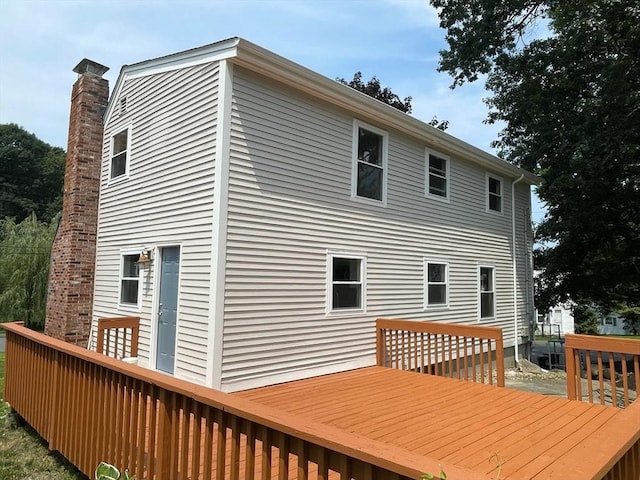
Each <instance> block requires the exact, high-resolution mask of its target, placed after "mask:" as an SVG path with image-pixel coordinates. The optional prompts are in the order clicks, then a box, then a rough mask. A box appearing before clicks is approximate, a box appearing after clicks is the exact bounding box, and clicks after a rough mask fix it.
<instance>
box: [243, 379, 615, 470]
mask: <svg viewBox="0 0 640 480" xmlns="http://www.w3.org/2000/svg"><path fill="white" fill-rule="evenodd" d="M234 395H239V396H241V397H244V398H247V399H250V400H253V401H256V402H258V403H262V404H265V405H268V406H271V407H277V408H280V409H282V410H284V411H286V412H289V413H292V414H295V415H300V416H302V417H304V418H309V419H310V420H314V421H317V422H321V423H324V424H327V425H331V426H334V427H337V428H340V429H342V430H345V431H348V432H352V433H356V434H358V435H362V436H364V437H366V438H371V439H374V440H377V441H381V442H384V443H387V444H391V445H395V446H398V447H401V448H404V449H406V450H409V451H411V452H414V453H418V454H421V455H424V456H428V457H430V458H436V459H441V460H442V465H443V468H445V470H446V466H447V465H455V466H457V467H464V468H468V469H471V470H475V471H479V472H484V473H487V474H490V475H491V474H493V475H495V471H496V467H497V463H496V461H497V462H499V463H500V464H501V468H502V471H501V477H500V478H502V479H505V480H506V479H527V478H532V477H533V476H535V475H536V474H539V473H540V472H543V471H544V470H545V469H546V468H549V467H550V466H552V464H553V463H554V462H556V461H557V460H559V459H563V458H564V456H565V455H567V454H568V453H569V452H571V450H572V449H574V448H575V446H576V445H577V444H579V443H580V442H581V441H582V440H583V439H584V438H585V437H586V436H588V435H592V434H595V433H597V432H598V430H599V429H600V427H601V426H602V425H604V424H606V422H607V421H608V420H610V419H611V418H613V417H615V416H616V415H617V414H618V413H619V412H620V410H619V409H616V408H613V407H605V406H601V405H593V404H587V403H583V402H578V401H570V400H567V399H563V398H557V397H551V396H545V395H540V394H535V393H529V392H523V391H519V390H512V389H509V388H499V387H494V386H489V385H484V384H479V383H474V382H469V381H464V380H458V379H450V378H443V377H437V376H433V375H422V374H418V373H415V372H405V371H398V370H393V369H390V368H385V367H367V368H362V369H358V370H352V371H349V372H343V373H337V374H332V375H326V376H322V377H317V378H310V379H306V380H300V381H296V382H290V383H286V384H281V385H275V386H270V387H263V388H259V389H254V390H248V391H244V392H238V393H236V394H234ZM494 455H497V457H494V459H493V460H490V459H491V457H492V456H494ZM586 461H588V459H586ZM567 478H569V477H567Z"/></svg>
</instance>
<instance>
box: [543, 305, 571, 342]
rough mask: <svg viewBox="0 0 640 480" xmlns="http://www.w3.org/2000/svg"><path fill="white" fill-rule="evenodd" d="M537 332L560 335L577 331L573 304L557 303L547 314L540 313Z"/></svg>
mask: <svg viewBox="0 0 640 480" xmlns="http://www.w3.org/2000/svg"><path fill="white" fill-rule="evenodd" d="M536 327H537V332H538V333H539V334H544V335H552V336H554V335H558V336H562V337H564V336H565V335H566V334H568V333H570V334H573V333H575V322H574V320H573V312H572V310H571V305H569V304H567V305H562V304H560V305H556V306H555V307H553V308H550V309H549V311H548V312H547V313H546V314H543V313H538V320H537V326H536Z"/></svg>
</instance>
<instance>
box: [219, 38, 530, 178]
mask: <svg viewBox="0 0 640 480" xmlns="http://www.w3.org/2000/svg"><path fill="white" fill-rule="evenodd" d="M236 51H237V55H236V56H235V57H232V58H231V59H230V61H232V62H233V63H235V64H237V65H239V66H242V67H245V68H247V69H249V70H252V71H255V72H257V73H261V74H263V75H265V76H267V77H270V78H272V79H274V80H277V81H279V82H282V83H284V84H286V85H289V86H291V87H293V88H295V89H297V90H302V91H304V92H306V93H308V94H310V95H312V96H314V97H316V98H320V99H322V100H325V101H327V102H330V103H333V104H335V105H338V106H340V107H342V108H345V109H347V110H350V111H352V112H353V114H354V116H356V117H362V118H363V119H364V120H366V121H368V122H370V123H375V124H376V125H379V126H385V127H391V128H394V129H396V130H399V131H402V132H404V133H407V134H408V135H410V136H413V137H415V138H417V139H418V140H420V141H422V142H425V143H427V144H428V145H429V146H431V147H434V148H436V149H438V150H440V151H443V153H447V154H449V155H452V156H457V157H459V158H463V159H465V160H467V161H470V162H473V163H476V164H479V165H481V166H483V167H484V168H487V169H489V170H491V171H493V172H496V173H500V174H502V175H504V176H506V177H509V178H518V177H520V175H522V174H524V181H525V182H526V183H528V184H530V185H536V184H539V183H540V178H539V177H538V176H537V175H534V174H533V173H530V172H528V171H526V170H523V169H521V168H519V167H516V166H515V165H512V164H510V163H508V162H506V161H504V160H502V159H500V158H498V157H496V156H494V155H491V154H489V153H487V152H485V151H483V150H481V149H479V148H477V147H474V146H473V145H470V144H469V143H467V142H464V141H462V140H460V139H458V138H456V137H454V136H452V135H449V134H448V133H446V132H443V131H442V130H439V129H437V128H435V127H432V126H431V125H428V124H426V123H424V122H422V121H420V120H418V119H416V118H414V117H411V116H410V115H407V114H405V113H403V112H401V111H399V110H397V109H396V108H393V107H391V106H389V105H387V104H385V103H383V102H380V101H378V100H375V99H373V98H371V97H369V96H368V95H365V94H364V93H361V92H359V91H357V90H354V89H353V88H351V87H348V86H346V85H343V84H341V83H339V82H337V81H335V80H331V79H330V78H327V77H325V76H323V75H320V74H319V73H316V72H314V71H312V70H309V69H308V68H305V67H303V66H301V65H298V64H296V63H294V62H292V61H291V60H288V59H286V58H284V57H281V56H279V55H276V54H274V53H273V52H270V51H269V50H266V49H264V48H262V47H260V46H258V45H255V44H253V43H251V42H248V41H247V40H244V39H238V43H237V47H236Z"/></svg>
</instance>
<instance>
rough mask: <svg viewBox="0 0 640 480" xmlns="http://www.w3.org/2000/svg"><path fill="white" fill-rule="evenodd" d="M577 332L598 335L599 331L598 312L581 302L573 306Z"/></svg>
mask: <svg viewBox="0 0 640 480" xmlns="http://www.w3.org/2000/svg"><path fill="white" fill-rule="evenodd" d="M573 320H574V322H575V329H576V333H581V334H583V335H596V334H597V333H598V313H597V312H596V310H595V309H594V308H593V307H590V306H587V305H584V304H579V305H575V306H574V307H573Z"/></svg>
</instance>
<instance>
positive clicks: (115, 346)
mask: <svg viewBox="0 0 640 480" xmlns="http://www.w3.org/2000/svg"><path fill="white" fill-rule="evenodd" d="M139 335H140V317H116V318H99V319H98V331H97V335H96V351H97V352H98V353H102V354H103V355H108V356H109V357H112V358H118V359H120V358H125V357H137V356H138V337H139Z"/></svg>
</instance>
